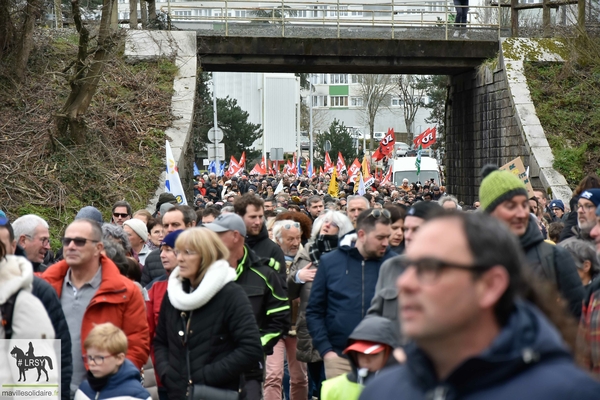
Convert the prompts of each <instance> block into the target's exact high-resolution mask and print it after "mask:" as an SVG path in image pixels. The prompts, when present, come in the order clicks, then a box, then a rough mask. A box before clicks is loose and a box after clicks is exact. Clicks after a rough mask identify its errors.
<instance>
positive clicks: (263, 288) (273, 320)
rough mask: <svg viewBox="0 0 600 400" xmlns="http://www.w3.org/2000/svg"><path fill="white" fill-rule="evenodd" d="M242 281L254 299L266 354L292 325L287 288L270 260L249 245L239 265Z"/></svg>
mask: <svg viewBox="0 0 600 400" xmlns="http://www.w3.org/2000/svg"><path fill="white" fill-rule="evenodd" d="M236 273H237V279H236V283H237V284H239V285H240V286H241V287H242V288H243V289H244V291H245V292H246V294H247V295H248V298H249V299H250V304H251V305H252V311H253V312H254V317H255V318H256V322H257V324H258V328H259V330H260V340H261V343H262V346H263V350H264V352H265V354H266V355H270V354H272V353H273V347H274V346H275V344H277V342H278V341H279V339H281V337H282V336H283V335H284V334H287V332H288V330H289V328H290V305H289V302H288V297H287V293H286V291H285V290H284V289H283V287H282V285H281V279H279V277H278V276H277V272H275V270H274V269H273V268H271V267H270V266H269V260H263V259H261V258H259V257H258V256H257V255H256V253H255V252H254V251H252V250H251V249H250V248H248V246H244V256H243V257H242V259H241V260H240V261H239V262H238V266H237V268H236Z"/></svg>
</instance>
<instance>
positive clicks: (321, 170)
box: [319, 167, 324, 176]
mask: <svg viewBox="0 0 600 400" xmlns="http://www.w3.org/2000/svg"><path fill="white" fill-rule="evenodd" d="M323 175H324V173H323V167H319V176H323Z"/></svg>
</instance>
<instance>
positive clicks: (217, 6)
mask: <svg viewBox="0 0 600 400" xmlns="http://www.w3.org/2000/svg"><path fill="white" fill-rule="evenodd" d="M456 8H457V7H456V6H454V4H452V3H446V4H444V5H440V4H439V3H438V4H437V5H429V4H425V3H424V2H413V3H411V2H402V1H398V0H391V2H386V3H380V4H361V3H358V2H351V1H346V2H342V1H339V0H325V1H319V2H315V1H302V0H296V1H293V2H290V1H286V0H282V1H272V2H268V1H267V2H265V1H260V2H258V1H253V0H249V1H244V2H240V1H228V0H220V1H217V0H207V1H202V2H201V3H200V2H185V3H180V2H177V3H170V2H169V3H168V4H167V5H166V6H162V7H161V11H163V12H165V13H167V14H168V15H169V16H170V18H171V20H173V21H179V22H195V23H198V24H212V28H213V29H212V30H213V31H215V32H217V31H220V33H217V34H223V35H225V36H229V35H235V36H239V35H240V34H242V35H243V34H244V31H247V34H248V35H253V36H261V31H262V33H264V32H269V34H268V36H274V35H278V36H282V37H286V36H295V37H297V36H298V35H299V31H300V30H303V31H304V33H305V34H306V30H307V29H308V30H310V29H315V28H324V29H320V30H317V31H316V32H315V34H317V35H323V34H325V35H327V36H336V37H338V38H340V37H343V36H344V35H347V34H348V30H352V28H357V29H361V30H362V31H361V32H360V34H361V35H362V36H363V37H368V31H367V28H370V29H371V32H372V33H373V36H374V37H378V38H379V37H387V38H392V39H394V38H396V37H397V36H398V34H399V33H400V32H406V31H407V30H408V28H411V29H412V30H413V31H414V28H419V29H421V30H428V31H432V30H434V31H436V32H437V33H438V35H436V36H440V35H439V33H441V34H442V35H441V36H442V37H443V38H444V39H449V38H451V37H453V33H454V32H455V24H454V17H455V15H456ZM465 8H468V14H467V25H466V28H468V30H469V32H470V33H474V34H477V33H482V34H483V33H485V36H486V37H490V36H491V35H493V37H494V38H498V37H500V36H502V30H503V29H505V28H508V27H509V26H510V22H509V21H506V18H503V12H504V9H503V8H502V7H501V5H500V4H496V5H494V6H489V5H488V6H465ZM250 26H251V27H252V29H249V27H250ZM261 27H262V29H261ZM325 28H326V29H325ZM212 34H214V32H213V33H212ZM490 34H491V35H490ZM400 36H403V35H400Z"/></svg>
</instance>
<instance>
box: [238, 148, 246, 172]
mask: <svg viewBox="0 0 600 400" xmlns="http://www.w3.org/2000/svg"><path fill="white" fill-rule="evenodd" d="M238 165H239V166H240V167H242V169H244V168H246V152H245V151H243V152H242V156H241V157H240V162H239V163H238Z"/></svg>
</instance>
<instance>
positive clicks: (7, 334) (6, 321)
mask: <svg viewBox="0 0 600 400" xmlns="http://www.w3.org/2000/svg"><path fill="white" fill-rule="evenodd" d="M20 292H21V289H19V290H18V291H17V292H16V293H14V294H13V295H12V296H10V297H9V298H8V299H7V300H6V302H5V303H4V304H2V305H0V313H2V328H4V338H5V339H11V338H12V334H13V330H12V320H13V314H14V311H15V303H16V301H17V296H18V295H19V293H20Z"/></svg>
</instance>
